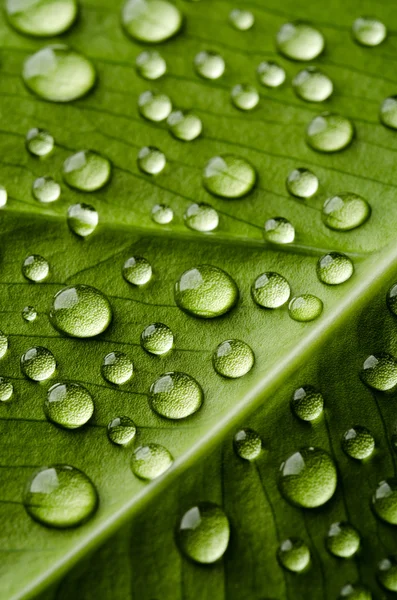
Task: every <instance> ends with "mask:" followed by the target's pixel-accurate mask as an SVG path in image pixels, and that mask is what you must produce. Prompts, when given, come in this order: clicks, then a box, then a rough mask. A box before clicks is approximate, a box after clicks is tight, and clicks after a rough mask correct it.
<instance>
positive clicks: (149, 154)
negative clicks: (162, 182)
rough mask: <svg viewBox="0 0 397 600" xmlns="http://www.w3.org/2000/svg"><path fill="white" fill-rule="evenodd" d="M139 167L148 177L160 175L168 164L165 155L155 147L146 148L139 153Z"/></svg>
mask: <svg viewBox="0 0 397 600" xmlns="http://www.w3.org/2000/svg"><path fill="white" fill-rule="evenodd" d="M137 162H138V167H139V168H140V170H141V171H142V172H143V173H146V174H147V175H158V174H159V173H161V171H162V170H163V169H164V167H165V165H166V164H167V159H166V158H165V154H164V153H163V152H161V150H159V149H158V148H155V147H154V146H144V147H143V148H141V149H140V150H139V153H138V161H137Z"/></svg>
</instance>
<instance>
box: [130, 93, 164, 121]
mask: <svg viewBox="0 0 397 600" xmlns="http://www.w3.org/2000/svg"><path fill="white" fill-rule="evenodd" d="M138 109H139V112H140V113H141V115H142V117H144V118H145V119H147V120H148V121H154V122H155V123H159V122H160V121H164V120H165V119H166V118H167V117H168V116H169V114H170V112H171V110H172V102H171V100H170V98H169V97H168V96H166V94H162V93H161V92H153V91H151V90H148V91H147V92H143V93H142V94H141V95H140V96H139V98H138Z"/></svg>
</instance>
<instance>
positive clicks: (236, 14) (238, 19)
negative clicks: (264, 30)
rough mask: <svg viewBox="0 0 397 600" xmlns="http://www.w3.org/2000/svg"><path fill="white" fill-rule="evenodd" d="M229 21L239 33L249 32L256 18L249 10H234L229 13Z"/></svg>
mask: <svg viewBox="0 0 397 600" xmlns="http://www.w3.org/2000/svg"><path fill="white" fill-rule="evenodd" d="M229 21H230V23H231V24H232V25H233V27H235V28H236V29H238V30H239V31H247V30H248V29H251V27H252V26H253V24H254V23H255V17H254V15H253V14H252V12H250V11H249V10H242V9H239V8H234V9H233V10H232V11H231V12H230V13H229Z"/></svg>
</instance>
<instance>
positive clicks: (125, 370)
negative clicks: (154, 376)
mask: <svg viewBox="0 0 397 600" xmlns="http://www.w3.org/2000/svg"><path fill="white" fill-rule="evenodd" d="M101 372H102V376H103V377H104V379H106V381H108V382H109V383H114V384H115V385H122V384H123V383H127V381H129V380H130V379H131V377H132V375H133V373H134V365H133V363H132V360H131V359H130V357H129V356H127V355H126V354H124V352H117V351H116V352H109V354H107V355H106V356H105V358H104V359H103V363H102V367H101Z"/></svg>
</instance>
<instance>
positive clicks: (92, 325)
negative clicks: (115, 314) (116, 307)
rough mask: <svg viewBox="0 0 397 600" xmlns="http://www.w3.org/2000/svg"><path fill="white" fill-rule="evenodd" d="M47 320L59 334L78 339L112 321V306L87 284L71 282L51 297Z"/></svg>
mask: <svg viewBox="0 0 397 600" xmlns="http://www.w3.org/2000/svg"><path fill="white" fill-rule="evenodd" d="M50 319H51V322H52V324H53V326H54V327H55V328H56V329H58V331H60V332H61V333H65V334H66V335H70V336H72V337H77V338H89V337H94V336H95V335H99V334H100V333H102V332H103V331H105V329H107V328H108V326H109V324H110V322H111V320H112V307H111V306H110V303H109V300H108V299H107V298H106V296H105V295H104V294H102V292H100V291H99V290H97V289H96V288H94V287H91V286H90V285H71V286H68V287H66V288H63V289H62V290H60V291H59V292H58V293H57V294H55V296H54V298H53V300H52V306H51V311H50Z"/></svg>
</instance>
